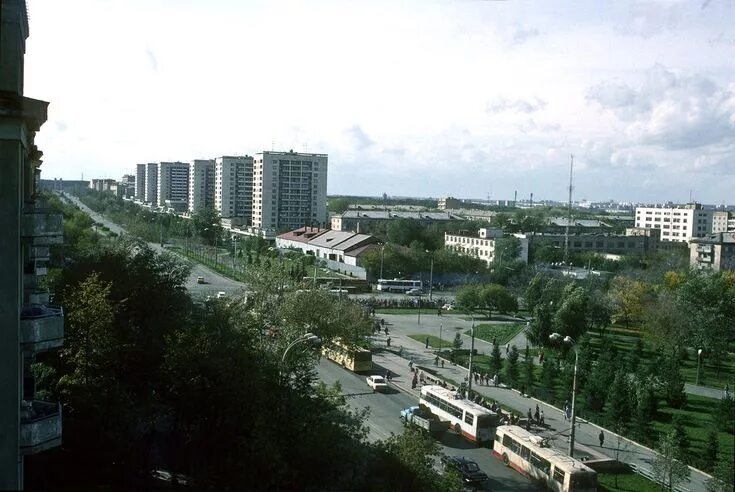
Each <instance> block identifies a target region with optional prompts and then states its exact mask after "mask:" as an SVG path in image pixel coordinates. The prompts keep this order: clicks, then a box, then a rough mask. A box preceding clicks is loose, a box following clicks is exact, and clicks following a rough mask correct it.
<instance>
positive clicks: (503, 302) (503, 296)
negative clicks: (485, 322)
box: [477, 284, 518, 319]
mask: <svg viewBox="0 0 735 492" xmlns="http://www.w3.org/2000/svg"><path fill="white" fill-rule="evenodd" d="M477 296H478V301H479V305H478V307H480V308H481V309H484V310H485V311H487V317H488V319H490V317H491V316H492V313H493V311H500V312H501V313H508V312H514V311H517V310H518V302H517V301H516V299H515V297H513V296H512V295H511V294H510V293H509V292H508V291H507V290H506V288H505V287H503V286H502V285H498V284H488V285H485V286H483V287H482V288H480V289H479V292H478V294H477Z"/></svg>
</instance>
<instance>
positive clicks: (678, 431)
mask: <svg viewBox="0 0 735 492" xmlns="http://www.w3.org/2000/svg"><path fill="white" fill-rule="evenodd" d="M684 423H685V422H684V416H683V415H681V414H676V415H674V418H673V419H671V426H672V432H673V434H674V441H676V447H677V449H678V450H679V451H680V452H681V454H682V456H685V455H686V454H687V453H688V452H689V436H687V431H686V427H685V425H684Z"/></svg>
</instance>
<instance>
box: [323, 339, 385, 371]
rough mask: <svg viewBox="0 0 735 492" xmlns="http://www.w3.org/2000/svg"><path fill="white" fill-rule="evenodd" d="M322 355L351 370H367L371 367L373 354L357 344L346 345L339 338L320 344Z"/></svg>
mask: <svg viewBox="0 0 735 492" xmlns="http://www.w3.org/2000/svg"><path fill="white" fill-rule="evenodd" d="M322 355H323V356H324V357H326V358H327V359H329V360H331V361H334V362H336V363H337V364H339V365H341V366H343V367H344V368H345V369H349V370H350V371H352V372H369V371H371V370H372V369H373V354H372V352H370V350H368V349H366V348H363V347H359V346H347V345H346V344H345V343H344V342H342V341H341V340H332V341H331V342H325V343H323V344H322Z"/></svg>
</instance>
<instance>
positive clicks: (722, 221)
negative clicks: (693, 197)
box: [712, 212, 735, 234]
mask: <svg viewBox="0 0 735 492" xmlns="http://www.w3.org/2000/svg"><path fill="white" fill-rule="evenodd" d="M717 232H735V217H733V215H732V214H731V213H730V212H713V213H712V233H713V234H714V233H717Z"/></svg>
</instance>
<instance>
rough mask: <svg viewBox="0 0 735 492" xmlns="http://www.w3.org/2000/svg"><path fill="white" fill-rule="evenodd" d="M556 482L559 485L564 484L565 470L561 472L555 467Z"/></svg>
mask: <svg viewBox="0 0 735 492" xmlns="http://www.w3.org/2000/svg"><path fill="white" fill-rule="evenodd" d="M554 480H556V481H557V482H559V483H564V470H560V469H558V468H557V467H554Z"/></svg>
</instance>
